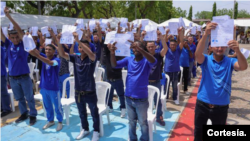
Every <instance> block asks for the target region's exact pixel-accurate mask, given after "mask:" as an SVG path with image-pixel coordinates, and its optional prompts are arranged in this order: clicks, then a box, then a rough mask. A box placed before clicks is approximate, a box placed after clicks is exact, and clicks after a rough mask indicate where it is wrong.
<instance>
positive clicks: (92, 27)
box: [89, 19, 96, 32]
mask: <svg viewBox="0 0 250 141" xmlns="http://www.w3.org/2000/svg"><path fill="white" fill-rule="evenodd" d="M95 24H96V22H95V20H94V19H92V20H90V21H89V30H90V31H91V32H93V30H94V29H95Z"/></svg>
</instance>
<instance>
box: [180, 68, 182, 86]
mask: <svg viewBox="0 0 250 141" xmlns="http://www.w3.org/2000/svg"><path fill="white" fill-rule="evenodd" d="M180 69H181V80H180V84H182V77H183V67H180Z"/></svg>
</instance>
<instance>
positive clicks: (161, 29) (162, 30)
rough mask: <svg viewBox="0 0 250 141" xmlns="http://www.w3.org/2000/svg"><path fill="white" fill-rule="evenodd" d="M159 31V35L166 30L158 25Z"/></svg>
mask: <svg viewBox="0 0 250 141" xmlns="http://www.w3.org/2000/svg"><path fill="white" fill-rule="evenodd" d="M158 29H159V31H160V32H161V35H165V34H166V31H165V29H164V27H163V26H158Z"/></svg>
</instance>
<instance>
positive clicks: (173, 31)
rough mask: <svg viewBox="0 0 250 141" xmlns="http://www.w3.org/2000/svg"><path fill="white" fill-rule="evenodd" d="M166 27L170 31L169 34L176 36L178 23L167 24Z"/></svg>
mask: <svg viewBox="0 0 250 141" xmlns="http://www.w3.org/2000/svg"><path fill="white" fill-rule="evenodd" d="M168 27H169V29H170V31H169V34H171V35H178V27H179V23H178V22H169V23H168Z"/></svg>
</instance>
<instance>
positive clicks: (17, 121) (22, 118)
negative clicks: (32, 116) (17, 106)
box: [16, 113, 29, 123]
mask: <svg viewBox="0 0 250 141" xmlns="http://www.w3.org/2000/svg"><path fill="white" fill-rule="evenodd" d="M28 117H29V115H28V113H23V114H22V115H21V116H20V117H19V118H18V119H17V120H16V123H20V122H22V121H24V120H26V119H27V118H28Z"/></svg>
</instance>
